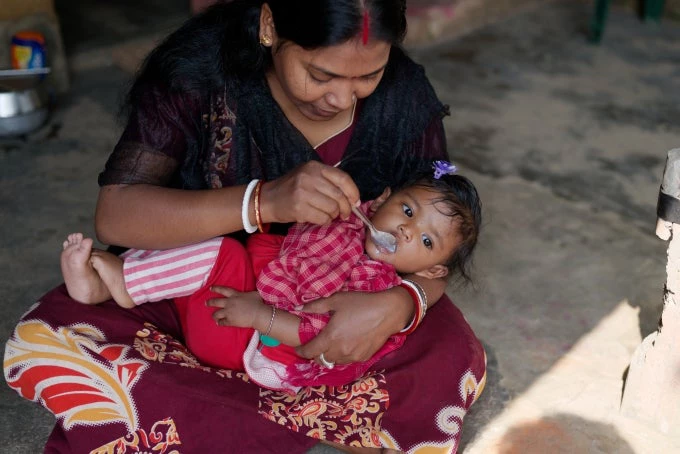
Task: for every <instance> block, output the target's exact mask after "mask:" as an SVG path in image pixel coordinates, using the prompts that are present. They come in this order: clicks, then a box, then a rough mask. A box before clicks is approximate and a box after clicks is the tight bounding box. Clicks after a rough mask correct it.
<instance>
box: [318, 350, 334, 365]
mask: <svg viewBox="0 0 680 454" xmlns="http://www.w3.org/2000/svg"><path fill="white" fill-rule="evenodd" d="M319 362H320V363H321V365H322V366H323V367H325V368H326V369H332V368H334V367H335V363H334V362H333V361H328V360H327V359H326V358H325V357H324V356H323V353H322V354H320V355H319Z"/></svg>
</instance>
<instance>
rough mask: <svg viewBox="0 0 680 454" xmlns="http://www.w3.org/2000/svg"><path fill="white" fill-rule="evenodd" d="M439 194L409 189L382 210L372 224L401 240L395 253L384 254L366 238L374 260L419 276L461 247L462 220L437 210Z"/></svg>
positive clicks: (368, 251)
mask: <svg viewBox="0 0 680 454" xmlns="http://www.w3.org/2000/svg"><path fill="white" fill-rule="evenodd" d="M439 197H440V195H439V193H437V192H435V191H431V190H428V189H425V188H419V187H415V188H406V189H404V190H401V191H399V192H397V193H395V194H393V195H392V196H391V197H390V198H389V199H387V201H386V202H385V203H384V204H382V205H381V206H380V207H378V209H377V211H376V212H375V214H373V216H372V217H371V221H373V224H375V226H376V228H377V229H378V230H383V231H385V232H389V233H391V234H392V235H394V236H395V238H396V239H397V250H396V251H395V252H394V254H389V253H385V252H381V251H380V250H379V249H378V247H377V246H376V245H375V244H374V243H373V241H372V240H371V237H370V235H366V243H365V250H366V253H367V254H368V256H369V257H371V258H372V259H374V260H380V261H383V262H387V263H391V264H392V265H394V267H395V268H396V270H397V271H398V272H400V273H416V272H418V271H423V270H427V269H429V268H431V267H433V266H435V265H441V264H444V263H446V261H447V260H448V259H449V258H450V257H451V255H452V254H453V252H454V251H455V249H456V248H457V247H458V245H459V244H460V241H461V239H460V235H459V234H458V229H457V226H458V221H457V219H456V218H451V217H449V216H446V215H444V214H442V213H440V212H439V210H437V206H435V205H434V200H436V199H437V198H439Z"/></svg>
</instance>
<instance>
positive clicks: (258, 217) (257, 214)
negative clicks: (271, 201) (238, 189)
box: [254, 180, 264, 233]
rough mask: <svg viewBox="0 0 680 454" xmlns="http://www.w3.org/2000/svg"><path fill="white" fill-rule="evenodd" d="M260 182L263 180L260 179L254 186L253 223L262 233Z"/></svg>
mask: <svg viewBox="0 0 680 454" xmlns="http://www.w3.org/2000/svg"><path fill="white" fill-rule="evenodd" d="M262 183H263V181H262V180H260V181H258V182H257V186H255V197H254V198H255V223H256V224H257V230H259V231H260V233H264V228H263V227H262V216H261V214H260V193H261V191H260V189H261V188H262Z"/></svg>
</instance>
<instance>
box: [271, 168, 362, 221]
mask: <svg viewBox="0 0 680 454" xmlns="http://www.w3.org/2000/svg"><path fill="white" fill-rule="evenodd" d="M358 201H359V189H358V188H357V186H356V184H354V181H353V180H352V177H350V176H349V175H348V174H347V173H345V172H344V171H342V170H340V169H338V168H336V167H331V166H328V165H325V164H322V163H320V162H317V161H310V162H307V163H305V164H303V165H301V166H299V167H297V168H295V169H294V170H292V171H291V172H289V173H287V174H286V175H284V176H282V177H281V178H278V179H276V180H274V181H269V182H267V183H265V184H263V185H262V189H261V194H260V203H261V205H260V214H261V216H262V221H263V222H265V223H268V222H282V223H284V222H310V223H313V224H327V223H329V222H330V221H332V220H333V219H335V218H337V217H338V216H339V217H341V218H342V219H347V218H348V217H349V215H350V212H351V206H352V205H355V204H357V203H358Z"/></svg>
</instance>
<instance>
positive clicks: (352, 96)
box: [5, 0, 484, 452]
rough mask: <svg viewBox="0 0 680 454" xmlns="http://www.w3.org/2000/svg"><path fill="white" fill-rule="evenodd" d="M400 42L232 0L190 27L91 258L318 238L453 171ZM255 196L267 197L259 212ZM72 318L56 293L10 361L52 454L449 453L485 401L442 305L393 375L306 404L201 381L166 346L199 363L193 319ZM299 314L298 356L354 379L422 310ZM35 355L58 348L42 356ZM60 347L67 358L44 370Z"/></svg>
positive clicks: (354, 19)
mask: <svg viewBox="0 0 680 454" xmlns="http://www.w3.org/2000/svg"><path fill="white" fill-rule="evenodd" d="M405 32H406V19H405V2H404V1H398V0H382V1H378V0H363V1H359V0H342V1H340V0H323V1H322V0H295V1H293V0H271V1H268V2H266V3H263V2H262V1H257V0H243V1H238V0H237V1H234V2H230V3H224V4H222V3H221V4H218V5H216V6H214V7H212V8H210V9H209V10H207V11H206V12H205V13H203V14H201V15H199V16H196V17H195V18H192V19H191V20H189V21H188V22H187V23H186V24H185V25H184V26H183V27H182V28H180V29H179V30H178V31H176V32H175V33H173V34H172V35H170V36H169V37H168V39H167V40H166V41H165V42H163V43H162V44H161V45H160V46H159V47H158V48H157V49H155V50H154V51H153V52H152V53H151V55H150V56H149V57H148V58H147V60H146V62H145V65H144V67H143V69H142V71H141V72H140V74H139V76H138V78H137V80H136V81H135V83H134V85H133V87H132V89H131V90H130V94H129V98H128V104H127V107H128V122H127V126H126V128H125V130H124V132H123V134H122V136H121V139H120V141H119V143H118V144H117V146H116V148H115V149H114V151H113V153H112V155H111V156H110V158H109V160H108V162H107V164H106V167H105V169H104V171H103V172H102V173H101V174H100V176H99V183H100V186H101V190H100V195H99V200H98V204H97V213H96V229H97V235H98V237H99V239H100V240H101V241H102V242H103V243H106V244H112V245H118V246H122V247H135V248H145V249H163V248H170V247H175V246H181V245H186V244H190V243H195V242H198V241H202V240H205V239H208V238H212V237H215V236H219V235H226V234H236V233H238V232H242V230H243V229H244V228H245V229H246V230H251V228H252V227H254V226H257V225H259V224H267V223H272V224H273V225H274V227H273V228H274V229H275V230H281V231H284V230H285V226H286V225H287V224H288V223H291V222H312V223H317V224H324V223H328V222H329V221H330V220H332V219H334V218H336V217H338V216H340V217H342V218H346V217H347V216H349V213H350V207H351V205H352V204H356V203H358V202H359V200H367V199H372V198H375V197H377V196H378V195H379V194H380V193H381V192H382V191H383V189H384V188H385V187H387V186H396V185H399V184H400V183H403V182H404V181H405V180H406V179H408V177H409V176H411V175H412V174H413V173H415V172H417V171H420V170H423V168H422V166H423V163H429V162H431V160H432V159H446V158H447V156H446V143H445V139H444V131H443V125H442V117H443V116H444V115H445V113H446V108H445V107H444V106H443V105H442V104H441V103H440V102H439V100H438V99H437V98H436V96H435V94H434V92H433V90H432V87H431V86H430V84H429V82H428V81H427V79H426V78H425V75H424V72H423V70H422V68H421V67H420V66H418V65H416V64H415V63H413V62H412V61H411V60H410V59H409V58H408V57H406V56H405V54H404V53H403V52H402V51H401V50H400V49H399V48H398V44H399V43H400V42H401V40H402V39H403V37H404V34H405ZM425 165H428V164H425ZM255 179H258V180H262V181H264V183H263V184H262V185H261V186H260V187H259V194H257V196H256V197H253V192H252V191H251V190H249V188H252V187H253V185H252V182H253V181H254V180H255ZM256 205H257V206H256ZM241 234H242V233H241ZM412 280H413V281H415V282H416V283H417V284H419V285H420V286H421V287H422V289H423V290H424V293H425V294H426V295H427V298H425V300H427V301H431V302H433V301H436V300H438V299H439V298H440V297H441V296H442V295H443V292H444V288H445V283H444V281H443V280H428V279H419V278H418V277H417V276H412ZM416 296H417V295H416ZM416 299H417V298H416ZM445 300H446V298H445ZM369 301H370V304H368V302H369ZM417 303H418V301H415V304H416V306H415V307H417ZM74 304H75V303H74V302H73V301H70V300H69V299H68V298H67V297H66V296H65V294H64V291H63V288H59V289H55V290H54V291H53V292H51V293H50V294H48V295H47V296H46V297H45V298H43V299H42V304H40V305H39V306H38V307H37V308H35V309H34V310H33V311H31V312H29V313H28V314H26V316H25V317H24V318H23V319H22V322H20V324H19V326H18V327H17V330H16V331H15V335H14V336H13V338H12V339H10V341H9V342H8V349H7V353H6V362H5V375H6V377H7V381H8V383H9V384H10V385H11V386H13V387H15V388H17V389H18V390H19V392H20V393H22V395H24V396H25V397H27V398H32V399H38V398H40V399H42V403H43V404H44V405H45V406H46V407H48V408H49V409H51V410H52V411H53V412H55V414H56V415H57V416H58V417H59V418H60V424H58V425H57V427H56V428H55V433H53V435H52V437H51V438H50V442H49V444H50V446H51V448H53V449H55V450H58V449H60V446H63V445H64V444H68V446H69V447H70V449H71V450H74V449H75V451H77V452H81V451H85V449H89V450H93V449H95V448H101V449H104V448H105V447H106V446H113V445H115V444H116V443H118V445H121V443H123V444H125V443H132V441H131V440H134V442H135V443H138V444H139V443H142V442H141V440H147V441H148V440H149V439H150V435H151V434H154V437H153V438H154V439H157V440H162V441H163V442H165V443H167V445H168V446H169V447H170V448H173V449H179V450H180V451H182V452H199V451H201V450H202V451H203V452H217V451H218V450H224V449H226V448H228V449H232V450H233V451H234V452H269V451H271V452H277V451H278V452H281V451H284V452H296V451H297V452H300V451H304V449H306V448H308V447H310V446H312V445H313V444H314V443H315V442H316V440H315V439H322V440H325V441H327V442H334V443H342V444H344V445H347V446H349V445H354V446H365V447H378V446H385V447H390V448H394V449H398V450H405V451H406V450H414V449H415V448H416V447H418V446H427V445H429V446H439V447H448V448H450V449H452V450H455V449H456V447H457V442H458V439H459V436H460V432H459V430H460V425H461V424H462V418H463V416H464V414H465V410H466V409H467V408H468V407H469V406H470V405H471V404H472V402H473V401H474V400H475V399H476V397H477V396H478V394H479V392H480V391H481V387H482V386H483V380H484V353H483V349H482V347H481V345H480V343H479V341H478V340H477V339H476V338H475V337H474V334H473V333H472V332H471V330H470V328H469V326H468V325H467V323H465V321H464V319H463V318H462V316H461V315H460V313H459V312H458V311H457V309H455V307H454V306H453V305H452V304H451V303H450V302H449V301H448V300H446V301H444V302H443V304H442V303H440V304H437V305H435V306H434V307H433V308H432V310H431V311H429V312H428V316H427V317H426V318H425V321H424V322H423V324H422V325H421V326H420V327H419V328H418V329H417V330H416V332H415V333H414V334H412V335H411V337H410V338H409V342H407V343H406V344H405V346H404V348H403V349H402V350H401V352H400V355H399V358H398V359H397V358H395V357H392V356H390V355H388V356H387V357H385V358H384V359H383V360H381V361H380V362H378V363H377V364H376V365H375V367H373V368H372V372H370V373H369V374H367V376H365V377H364V378H363V379H362V380H359V381H358V382H356V383H355V384H354V385H353V386H351V387H342V388H332V387H319V388H305V389H303V391H301V392H300V393H298V395H297V396H287V395H282V394H278V393H275V392H272V391H267V390H264V389H259V388H257V387H256V386H254V385H252V384H249V383H247V376H243V375H242V374H234V373H232V372H231V371H214V370H211V369H208V368H205V367H203V366H202V365H200V364H199V363H198V362H197V361H196V360H195V358H193V357H192V356H191V355H190V354H189V353H188V352H187V351H186V349H184V347H183V346H182V345H181V344H180V343H179V342H177V340H176V339H183V340H184V341H185V342H186V343H187V344H189V345H192V348H193V346H202V348H210V345H211V339H213V338H214V337H213V336H217V335H219V329H218V328H216V330H215V331H214V332H207V333H196V332H191V331H189V332H187V333H181V332H180V329H179V319H184V318H186V317H191V316H192V313H191V311H192V307H191V306H186V307H183V306H178V307H175V306H174V305H173V303H172V302H166V303H157V304H150V305H146V307H140V308H138V309H135V310H133V311H123V312H121V311H120V310H118V309H117V307H115V306H114V305H104V306H97V307H87V308H86V309H87V311H89V312H87V311H85V312H84V308H83V306H79V307H77V311H75V310H73V305H74ZM114 304H115V303H114ZM102 308H105V309H102ZM97 309H99V310H97ZM305 310H306V311H309V312H317V313H325V312H331V313H332V317H331V319H330V322H329V323H328V325H327V326H326V328H324V329H323V331H321V333H320V334H319V335H318V336H317V337H316V338H314V340H312V341H311V342H309V343H308V344H306V345H304V346H301V347H300V348H299V354H300V355H302V356H304V357H307V358H314V359H316V360H317V361H318V362H319V364H321V365H324V364H325V365H329V364H332V363H336V364H345V363H349V362H355V361H362V360H365V359H367V358H369V357H370V356H371V355H372V354H373V353H374V352H375V351H376V350H377V349H378V348H380V346H382V345H383V343H384V342H385V340H386V339H387V338H388V337H389V336H390V335H392V334H393V333H396V332H398V331H400V330H401V329H403V328H404V327H405V326H407V325H409V323H410V322H411V320H412V318H413V317H414V315H413V314H414V300H413V299H412V297H411V294H409V292H407V291H406V290H404V289H403V288H401V287H399V288H393V289H390V290H386V291H384V292H380V293H375V294H364V293H360V292H351V293H339V294H336V295H334V296H332V297H329V298H327V299H324V300H319V301H317V302H314V303H312V304H309V305H307V306H306V307H305ZM129 313H131V315H130V314H129ZM76 314H78V315H76ZM83 314H84V315H83ZM46 327H49V328H50V329H49V330H46ZM36 331H37V332H40V333H41V336H36V335H35V334H36ZM46 333H49V334H46ZM46 337H47V338H50V339H52V338H53V337H56V339H57V340H54V341H50V343H49V346H45V345H44V340H45V338H46ZM36 343H37V344H39V346H36V345H35V344H36ZM55 345H56V346H57V347H58V348H59V349H60V350H59V352H60V353H61V354H60V355H56V357H55V355H54V354H53V352H51V351H50V352H48V353H46V352H45V350H46V349H47V350H50V349H51V348H53V347H54V346H55ZM65 345H67V346H68V348H67V350H68V352H67V353H64V352H63V351H62V349H61V347H63V346H65ZM55 348H56V347H55ZM26 351H30V352H31V353H30V354H29V355H28V357H24V356H22V353H21V352H26ZM406 352H408V353H406ZM76 360H77V361H76ZM55 363H56V364H58V366H59V367H58V368H57V369H54V368H52V369H50V368H49V367H39V368H36V367H35V366H36V364H45V365H49V366H54V365H55ZM411 363H413V364H411ZM73 364H76V365H73ZM102 364H103V366H102ZM177 365H182V366H185V367H182V368H177V367H173V366H177ZM83 376H84V377H87V378H82V377H83ZM57 377H59V379H58V378H57ZM64 377H67V378H64ZM54 383H58V385H59V386H58V387H56V388H55V385H54ZM34 387H37V389H39V390H40V392H37V394H36V392H35V390H34ZM81 388H82V389H81ZM65 389H67V390H68V392H64V390H65ZM27 390H34V391H33V392H27ZM414 390H417V392H418V394H417V395H416V394H415V393H413V391H414ZM36 396H37V397H36ZM83 396H87V398H85V397H83ZM452 396H453V397H452ZM388 407H389V411H388ZM258 413H259V415H258ZM262 417H264V418H266V419H269V420H271V421H273V422H276V423H278V424H279V426H277V425H275V424H269V423H267V422H265V421H264V419H262ZM93 425H94V427H95V429H94V430H93V429H91V427H92V426H93ZM88 426H89V427H88ZM281 426H285V427H286V428H287V429H290V430H285V429H283V428H282V427H281ZM83 427H84V428H87V430H83ZM206 429H207V430H206ZM211 429H214V430H211ZM126 434H127V437H126ZM158 434H162V436H159V435H158ZM244 434H247V436H244ZM60 443H61V445H60ZM173 444H177V445H180V444H181V446H173ZM118 445H117V446H118ZM126 446H127V445H126ZM74 447H76V448H74ZM282 447H285V449H282ZM137 448H139V449H141V448H140V447H139V446H137ZM137 448H136V449H137ZM144 448H146V447H144Z"/></svg>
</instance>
